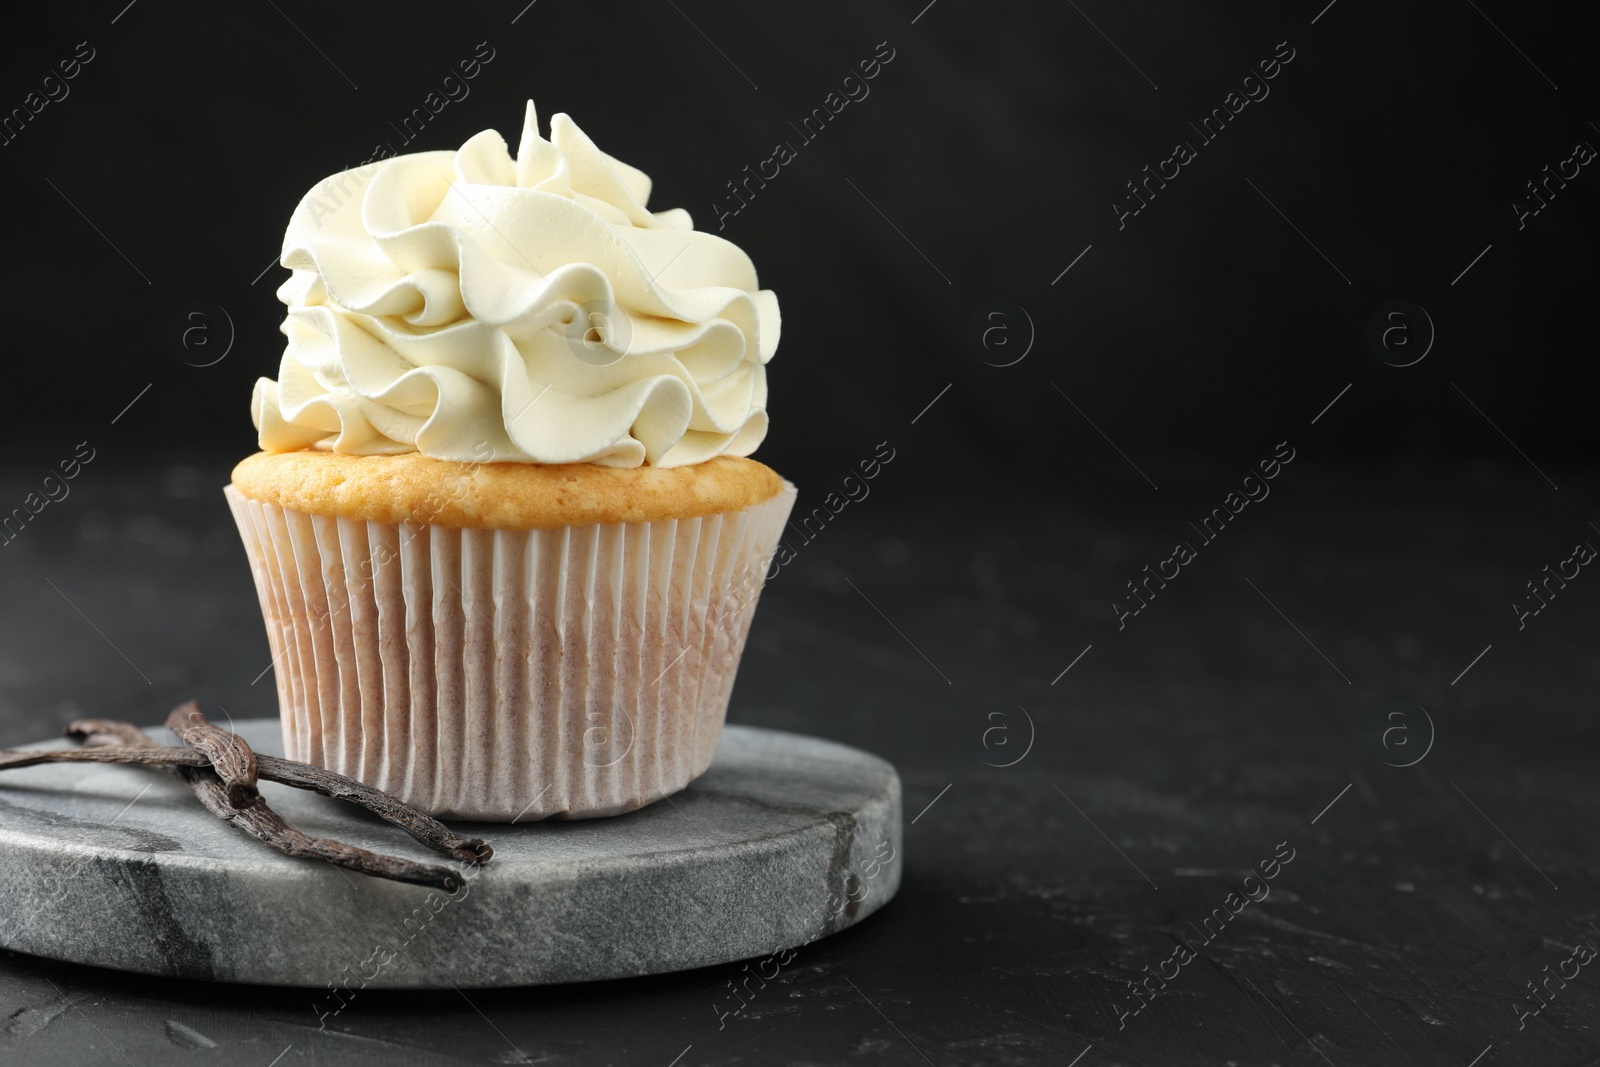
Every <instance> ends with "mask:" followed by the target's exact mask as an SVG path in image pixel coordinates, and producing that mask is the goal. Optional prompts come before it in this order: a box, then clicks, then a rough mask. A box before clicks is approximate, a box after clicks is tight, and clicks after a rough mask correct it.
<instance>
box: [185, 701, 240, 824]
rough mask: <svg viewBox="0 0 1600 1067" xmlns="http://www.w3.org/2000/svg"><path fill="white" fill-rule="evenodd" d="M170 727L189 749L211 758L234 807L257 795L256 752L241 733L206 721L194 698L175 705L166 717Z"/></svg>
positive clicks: (215, 772)
mask: <svg viewBox="0 0 1600 1067" xmlns="http://www.w3.org/2000/svg"><path fill="white" fill-rule="evenodd" d="M167 729H169V730H171V731H172V732H173V733H175V734H177V735H178V738H179V740H181V741H182V742H183V743H184V744H186V745H188V746H189V747H190V748H192V749H194V750H196V751H197V752H200V753H202V754H204V755H206V756H208V757H210V759H211V770H212V772H213V773H214V774H216V776H217V777H218V778H220V779H222V784H223V785H225V786H227V787H228V800H229V801H230V802H231V803H232V804H233V806H234V807H236V808H242V807H246V806H247V805H249V803H250V800H251V798H253V797H255V796H257V795H258V790H257V789H256V754H255V753H254V752H252V751H251V750H250V746H249V745H248V744H246V743H245V739H244V738H242V737H240V736H239V735H238V734H236V733H231V732H229V731H227V730H219V729H217V728H216V727H215V726H212V725H211V723H209V722H207V721H206V717H205V715H203V714H202V713H201V711H200V705H199V704H197V703H195V702H194V701H193V700H191V701H189V702H188V703H187V704H183V705H180V706H179V707H177V708H174V709H173V711H172V714H170V715H168V716H167Z"/></svg>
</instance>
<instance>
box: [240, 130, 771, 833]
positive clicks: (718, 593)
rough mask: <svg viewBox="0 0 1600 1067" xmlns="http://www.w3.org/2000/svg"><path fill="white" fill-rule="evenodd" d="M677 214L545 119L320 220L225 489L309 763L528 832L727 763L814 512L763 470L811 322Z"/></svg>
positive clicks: (305, 210)
mask: <svg viewBox="0 0 1600 1067" xmlns="http://www.w3.org/2000/svg"><path fill="white" fill-rule="evenodd" d="M649 193H650V179H649V178H648V177H646V176H645V175H644V174H643V173H641V172H640V171H638V170H636V169H634V168H633V167H630V166H628V165H627V164H625V163H622V162H620V161H618V160H616V159H613V158H612V157H610V156H608V155H606V154H605V153H604V152H602V151H600V149H599V148H597V147H596V146H595V144H594V143H593V142H592V141H591V140H589V138H588V137H586V136H585V135H584V134H583V132H582V131H581V130H579V129H578V127H577V126H576V125H575V124H574V123H573V122H572V121H571V120H570V119H569V118H568V117H567V116H566V115H560V114H558V115H556V116H555V117H554V118H553V119H552V121H551V123H550V136H549V139H548V140H547V139H545V138H544V137H543V136H542V135H541V134H540V132H539V128H538V118H537V115H536V114H535V112H534V108H533V105H532V103H531V102H530V103H529V105H528V109H527V115H526V119H525V121H524V125H523V129H522V136H521V142H520V144H519V146H518V148H517V152H516V155H515V156H514V157H513V156H512V154H511V152H510V151H509V149H508V148H507V145H506V143H505V141H504V140H502V139H501V137H500V136H499V135H498V134H496V133H495V132H494V131H492V130H490V131H485V132H484V133H480V134H478V135H477V136H475V137H473V138H471V139H470V140H469V141H467V142H466V144H464V145H462V146H461V148H460V150H459V151H455V152H449V151H444V152H421V153H416V154H413V155H403V156H396V157H393V158H389V159H385V160H382V161H380V162H377V163H372V164H368V165H366V166H363V167H360V168H357V169H354V170H349V171H345V172H343V173H340V174H336V175H334V176H333V177H331V178H329V179H327V180H326V181H324V182H321V183H319V184H318V185H317V186H316V187H315V188H313V189H312V190H311V191H310V192H309V193H308V194H307V195H306V196H305V198H304V199H302V200H301V202H300V204H299V206H298V207H297V208H296V209H295V212H294V215H293V217H292V218H291V219H290V222H289V228H288V232H287V234H286V235H285V239H284V250H283V258H282V265H283V266H285V267H287V268H288V269H289V270H290V271H292V272H293V273H292V276H291V277H290V278H289V280H288V281H287V282H285V283H284V285H283V286H282V287H281V288H280V289H279V290H278V297H279V299H280V300H282V301H283V302H284V304H286V305H287V306H288V314H287V316H286V318H285V320H284V324H283V333H284V334H285V335H286V336H287V338H288V345H287V347H286V348H285V350H284V354H283V359H282V362H281V364H280V365H279V369H278V378H277V380H276V381H273V380H271V379H267V378H263V379H261V380H260V381H258V382H257V384H256V387H255V391H254V395H253V396H252V398H251V416H252V418H253V420H254V422H255V426H256V428H257V431H258V434H259V445H260V448H261V451H260V452H259V453H257V454H256V455H253V456H250V457H249V458H247V459H245V460H244V461H243V462H242V463H240V464H239V465H238V466H237V467H236V468H235V469H234V471H233V477H232V484H231V485H229V486H228V487H227V488H226V489H225V490H224V492H225V493H226V495H227V498H228V503H229V505H230V507H231V508H232V510H233V514H234V518H235V519H236V521H237V522H238V525H239V529H240V532H241V535H242V537H243V540H244V544H245V548H246V551H247V555H248V557H249V560H250V566H251V570H252V572H253V573H254V576H255V582H256V590H257V593H258V594H259V596H260V600H261V608H262V614H263V616H264V617H265V620H266V628H267V636H268V640H269V643H270V645H271V649H272V656H273V666H274V668H275V676H276V681H277V687H278V703H279V708H280V712H281V716H282V721H283V736H284V745H285V748H286V750H287V754H288V755H289V756H290V757H291V758H293V759H299V760H304V761H306V762H309V763H315V764H318V765H321V766H324V767H327V768H329V769H331V770H335V771H338V772H340V773H342V774H346V775H349V776H351V777H354V778H358V779H360V780H362V781H364V782H366V783H368V784H369V785H372V786H375V787H377V788H379V789H382V790H384V791H386V792H389V793H392V794H394V795H396V796H398V797H399V798H401V799H402V800H404V801H406V802H407V803H409V804H412V805H414V806H416V807H418V808H421V809H423V810H425V811H428V812H431V813H433V814H435V815H440V816H445V817H456V818H467V819H487V820H502V821H506V820H509V821H523V820H532V819H542V818H588V817H594V816H602V815H612V814H617V813H619V812H624V811H629V810H632V809H634V808H638V807H641V806H643V805H645V804H649V803H651V802H652V801H655V800H659V799H660V798H662V797H664V796H668V795H670V794H672V793H674V792H677V791H678V790H680V789H682V788H683V787H684V786H686V785H687V784H688V783H689V782H690V781H691V780H693V779H694V778H695V777H696V776H697V775H699V774H701V773H702V772H703V771H705V769H706V768H707V767H708V766H709V765H710V763H711V760H712V758H713V756H714V755H715V754H716V749H717V742H718V739H719V737H720V734H721V729H722V723H723V720H724V717H725V715H726V712H727V706H728V699H729V696H730V694H731V692H732V688H733V681H734V675H735V672H736V670H737V668H738V663H739V657H740V654H741V653H742V651H743V648H744V641H745V636H746V634H747V633H748V631H749V627H750V621H751V617H752V614H753V612H754V609H755V604H756V599H757V596H758V594H759V592H760V589H761V585H762V583H763V582H764V580H765V576H766V573H767V568H768V566H769V563H770V560H771V557H772V554H773V552H774V551H775V549H776V547H777V543H778V539H779V536H780V533H781V531H782V529H783V527H784V524H785V522H786V521H787V519H788V514H789V510H790V508H791V507H792V505H793V502H794V498H795V489H794V487H793V486H792V485H790V484H789V483H788V482H786V481H785V480H784V479H783V478H781V477H780V476H778V475H777V474H776V473H774V472H773V471H772V470H770V469H768V468H767V467H765V466H763V465H762V464H760V463H758V462H756V461H755V460H753V459H750V458H748V457H749V455H750V453H751V452H753V451H754V450H755V448H756V446H757V445H759V444H760V443H761V440H762V438H763V437H764V436H765V434H766V429H767V415H766V392H767V391H766V370H765V365H766V362H767V360H768V359H770V358H771V356H772V353H773V350H774V348H775V347H776V345H777V340H778V328H779V318H778V305H777V300H776V298H775V297H774V295H773V294H772V293H771V292H770V291H768V290H763V289H759V288H758V287H757V282H756V273H755V269H754V267H753V266H752V265H751V263H750V260H749V258H748V257H747V256H745V254H744V253H743V252H741V251H740V250H739V249H738V248H737V247H736V246H734V245H733V244H731V243H729V242H728V241H725V240H723V239H722V238H720V237H717V236H715V235H713V234H709V233H703V232H699V231H696V230H695V229H694V228H693V223H692V222H691V220H690V218H689V215H688V213H687V212H685V211H682V210H670V211H661V212H651V211H649V210H647V209H646V207H645V203H646V201H647V200H648V198H649Z"/></svg>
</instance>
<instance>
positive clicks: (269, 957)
mask: <svg viewBox="0 0 1600 1067" xmlns="http://www.w3.org/2000/svg"><path fill="white" fill-rule="evenodd" d="M235 728H236V729H237V730H238V731H239V732H240V733H241V734H242V735H244V736H245V738H246V739H247V740H249V741H250V743H251V745H252V746H253V747H254V748H255V749H256V750H257V751H259V752H264V753H273V754H278V753H281V751H282V744H281V741H280V737H279V731H278V723H277V721H276V720H264V719H258V720H250V721H246V722H240V723H238V724H236V727H235ZM153 732H154V733H155V734H156V735H157V736H161V737H162V739H163V740H164V741H166V742H167V743H175V741H174V739H172V738H171V737H170V735H167V734H166V731H165V730H158V731H153ZM39 747H65V746H64V744H63V743H62V742H47V743H45V744H43V745H42V746H39ZM262 791H263V794H264V795H265V796H266V798H267V800H268V802H269V803H271V804H272V805H273V807H274V808H275V809H276V810H277V811H278V812H279V813H280V814H282V815H283V816H284V818H285V819H286V820H287V821H288V822H289V824H290V825H291V826H294V827H296V828H298V829H300V830H303V831H305V832H306V833H309V834H313V835H316V836H322V837H330V838H334V839H337V840H341V841H346V842H349V843H351V844H355V845H359V846H361V847H363V848H366V849H369V850H372V851H377V852H389V853H392V854H396V855H402V856H407V857H410V858H413V859H417V860H421V861H427V862H439V861H440V859H439V857H438V856H436V855H434V854H432V853H430V852H428V850H426V849H425V848H423V847H422V846H421V845H419V844H417V843H416V842H414V841H412V840H411V839H410V838H409V837H407V836H406V835H405V834H404V833H403V832H401V831H400V830H398V829H397V828H395V827H392V826H390V825H389V824H387V823H384V822H382V821H380V820H378V819H377V818H375V817H373V816H370V815H368V814H367V813H366V812H364V811H361V810H360V809H358V808H356V807H354V806H352V805H349V804H345V803H342V802H340V801H336V800H330V799H328V798H325V797H321V796H318V795H316V794H313V793H307V792H303V791H300V790H296V789H291V788H288V787H286V786H280V785H275V784H272V783H263V784H262ZM452 825H453V826H456V827H458V828H466V827H472V829H470V830H467V832H469V833H474V834H477V835H479V836H482V837H484V838H485V839H486V840H488V841H490V843H491V844H492V845H493V846H494V848H495V857H494V859H493V861H492V862H491V863H489V864H488V865H487V866H485V867H483V868H481V869H478V870H472V869H470V868H468V869H466V870H464V872H463V873H464V875H465V876H466V878H467V881H466V884H465V885H464V886H463V888H461V889H460V890H459V891H457V892H455V893H453V894H446V893H445V892H443V891H439V890H432V889H428V888H426V887H421V886H412V885H404V884H400V883H395V882H389V881H384V880H381V879H375V878H368V877H364V876H362V875H359V874H353V873H349V872H346V871H342V870H340V869H338V868H336V867H334V866H333V865H332V864H328V863H323V862H320V861H315V860H301V859H293V858H290V857H286V856H282V855H279V854H278V853H276V852H274V851H272V850H271V849H269V848H268V847H267V846H265V845H263V844H261V843H259V842H257V841H254V840H252V839H251V838H249V837H247V836H245V835H244V834H243V833H241V832H240V831H238V830H236V829H234V828H233V827H230V826H228V825H227V824H225V823H223V822H221V821H220V820H218V819H216V818H215V817H214V816H212V815H211V814H209V813H208V812H206V811H205V810H204V809H202V808H201V807H200V805H199V803H198V802H197V801H196V800H195V799H194V797H193V795H192V794H191V793H190V791H189V789H188V788H187V787H186V786H184V785H182V784H181V783H179V782H177V781H174V780H173V779H171V778H169V777H167V776H166V775H163V774H160V773H159V772H155V771H152V770H150V769H147V768H140V767H122V766H109V765H101V764H46V765H42V766H37V767H30V768H24V769H20V770H14V771H9V772H7V773H6V775H5V777H4V778H3V779H0V899H4V900H5V901H7V907H6V909H5V910H4V912H3V914H0V945H3V946H4V947H6V948H10V949H13V950H17V951H22V952H26V953H30V954H32V955H36V956H41V957H47V958H51V959H60V960H68V961H72V962H76V963H89V964H96V965H99V966H103V967H110V968H115V969H118V970H128V971H138V972H143V973H147V974H156V975H162V976H166V977H173V978H197V979H206V980H214V981H225V982H250V983H261V984H270V985H289V986H309V987H316V988H325V992H326V996H325V997H324V998H323V999H322V1000H321V1002H319V1006H318V1011H319V1014H321V1015H324V1016H337V1015H338V1014H339V1012H340V1010H341V1009H342V1007H343V1006H344V1005H345V1004H347V1003H349V1002H350V1001H351V1000H352V998H354V997H355V996H358V995H359V993H360V991H361V990H363V989H368V988H371V989H378V988H433V989H449V988H451V987H452V986H458V987H465V988H472V987H490V986H506V985H530V984H540V983H550V982H571V981H587V980H594V979H601V978H619V977H625V976H635V975H645V974H658V973H662V972H667V971H678V970H684V969H688V968H693V967H704V966H708V965H711V964H717V963H726V962H730V961H734V960H743V959H752V958H760V957H768V958H769V959H770V958H771V957H772V956H773V955H774V954H777V953H779V952H780V950H784V949H789V948H793V947H795V946H799V945H803V944H805V943H808V942H810V941H813V940H816V939H817V938H819V937H824V936H826V935H828V934H831V933H834V932H836V931H838V930H841V929H843V928H844V927H846V926H850V925H852V924H854V923H857V922H860V921H861V920H862V919H865V918H866V917H867V916H868V915H871V914H872V913H873V912H875V911H877V910H878V909H879V908H880V907H882V906H883V905H884V904H885V903H887V902H888V901H889V899H890V898H891V897H893V896H894V893H895V890H896V889H897V888H898V887H899V882H900V870H901V864H900V863H899V853H900V850H901V848H902V847H903V846H902V841H901V830H900V781H899V778H898V776H897V775H896V774H895V771H894V768H893V767H891V766H890V765H889V764H888V763H886V762H884V761H883V760H881V759H878V758H877V757H875V756H871V755H868V754H866V753H864V752H861V751H859V750H857V749H852V748H849V747H847V746H844V745H840V744H835V743H833V742H828V741H822V740H819V739H816V738H810V737H803V736H800V735H797V734H791V733H785V732H781V731H776V730H766V729H760V728H756V727H748V726H732V727H729V728H728V729H727V730H726V731H725V732H724V734H723V738H722V744H721V747H720V749H719V750H718V754H717V759H716V761H715V762H714V763H713V764H712V767H711V769H710V770H709V771H707V772H706V774H705V775H703V776H701V777H700V778H699V779H697V780H696V781H695V782H693V783H692V784H691V785H690V786H689V788H688V789H687V790H685V791H684V792H682V793H679V794H677V795H675V796H673V797H670V798H668V799H666V800H664V801H661V802H658V803H656V804H654V805H651V806H650V807H647V808H644V809H642V810H640V811H636V812H632V813H629V814H627V815H623V816H619V817H616V818H612V819H595V820H584V821H578V822H560V823H558V822H538V823H523V824H516V825H511V824H487V823H486V824H469V823H453V824H452ZM776 966H777V961H776V960H773V961H772V962H769V963H767V964H766V968H767V969H773V968H775V967H776ZM758 969H760V967H759V965H758ZM757 980H758V979H757Z"/></svg>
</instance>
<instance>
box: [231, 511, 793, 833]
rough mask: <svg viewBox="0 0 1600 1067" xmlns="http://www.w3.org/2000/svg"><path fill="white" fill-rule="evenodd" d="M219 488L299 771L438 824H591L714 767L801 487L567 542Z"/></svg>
mask: <svg viewBox="0 0 1600 1067" xmlns="http://www.w3.org/2000/svg"><path fill="white" fill-rule="evenodd" d="M224 492H225V493H226V495H227V498H228V504H229V506H230V507H231V508H232V509H233V515H234V519H235V521H237V522H238V524H239V530H240V533H241V535H242V536H243V538H244V544H245V549H246V552H247V554H248V556H249V559H250V568H251V570H252V571H253V572H254V574H255V581H256V592H257V593H258V594H259V596H260V598H261V612H262V615H263V616H264V617H265V619H266V625H267V638H268V641H269V643H270V644H271V646H272V656H273V665H274V668H275V673H276V677H277V683H278V704H279V709H280V712H281V716H282V719H283V737H284V746H285V749H286V751H287V754H288V756H289V758H291V759H296V760H301V761H304V762H306V763H313V764H317V765H319V766H322V767H326V768H328V769H330V770H334V771H338V772H339V773H341V774H345V775H349V776H350V777H352V778H357V779H359V780H361V781H363V782H366V783H367V784H368V785H372V786H375V787H377V788H378V789H382V790H384V791H385V792H387V793H391V794H393V795H395V796H397V797H399V798H401V799H402V800H404V801H405V802H406V803H408V804H411V805H413V806H415V807H418V808H421V809H422V810H424V811H427V812H430V813H432V814H434V815H439V816H444V817H453V818H462V819H489V820H496V821H524V820H532V819H545V818H592V817H597V816H602V815H615V814H618V813H620V812H624V811H631V810H633V809H634V808H639V807H642V806H644V805H646V804H649V803H651V802H652V801H655V800H659V799H661V798H662V797H664V796H668V795H670V794H672V793H675V792H677V791H678V790H680V789H682V788H683V787H684V786H686V785H688V784H689V782H690V781H692V780H693V779H694V778H695V777H696V776H697V775H699V774H701V773H703V772H704V771H705V769H706V768H707V767H708V766H710V764H711V760H712V757H713V756H714V755H715V754H716V750H717V741H718V738H719V737H720V735H721V732H722V723H723V719H724V717H725V715H726V714H727V709H728V698H729V696H730V694H731V693H732V690H733V680H734V674H735V672H736V671H737V669H738V666H739V656H740V654H741V653H742V652H743V650H744V642H745V636H746V634H747V633H748V632H749V629H750V620H751V617H752V615H753V614H754V612H755V606H756V600H757V597H758V595H759V593H760V590H761V585H762V583H763V582H764V580H765V577H766V573H767V568H768V565H769V563H770V560H771V558H772V554H773V552H774V551H775V550H776V548H777V544H778V540H779V537H780V535H781V533H782V530H783V526H784V523H785V522H786V521H787V520H788V517H789V510H790V508H791V507H792V506H793V505H794V499H795V488H794V486H793V485H790V484H789V483H788V482H785V483H784V488H783V491H782V492H780V493H779V494H778V495H777V496H776V497H773V498H772V499H771V500H768V501H764V502H763V503H761V504H757V505H755V506H754V507H750V508H745V509H743V510H741V511H734V512H727V513H724V514H720V515H710V516H705V517H701V518H693V519H665V520H661V521H657V522H629V523H608V524H599V525H589V526H571V527H566V528H563V529H557V530H479V529H455V528H452V527H447V526H435V525H428V524H422V523H400V524H395V523H380V522H365V521H361V520H356V519H343V518H335V517H330V516H324V515H308V514H305V513H303V512H297V511H290V510H287V509H285V508H281V507H278V506H276V505H273V504H266V503H262V502H260V501H257V500H253V499H251V498H249V497H246V496H245V495H244V494H242V493H240V492H239V491H238V490H237V489H235V488H234V487H233V486H231V485H230V486H228V487H227V488H226V489H225V490H224Z"/></svg>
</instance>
